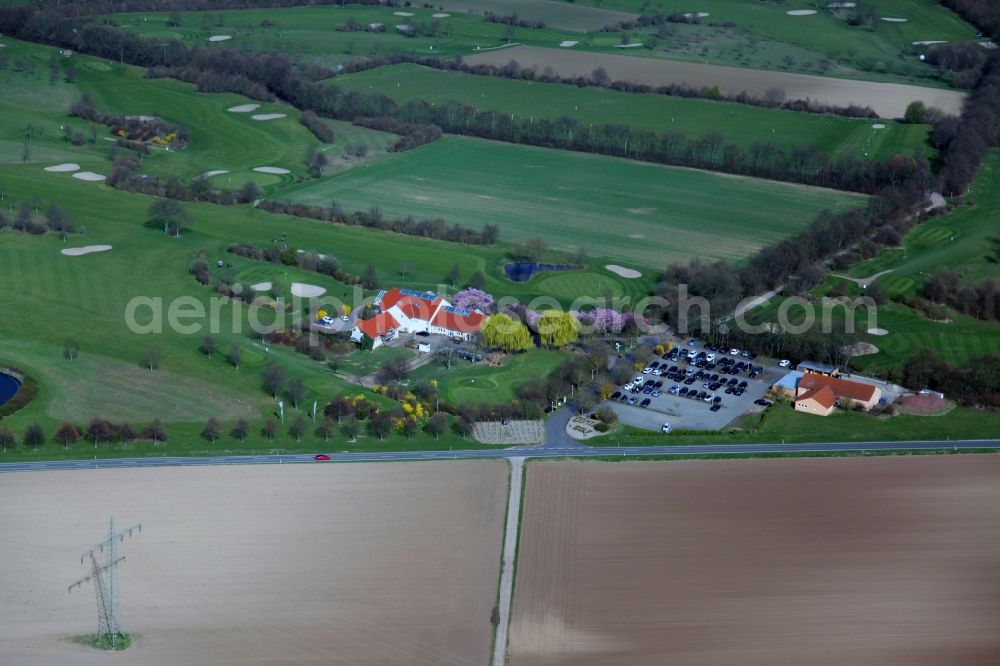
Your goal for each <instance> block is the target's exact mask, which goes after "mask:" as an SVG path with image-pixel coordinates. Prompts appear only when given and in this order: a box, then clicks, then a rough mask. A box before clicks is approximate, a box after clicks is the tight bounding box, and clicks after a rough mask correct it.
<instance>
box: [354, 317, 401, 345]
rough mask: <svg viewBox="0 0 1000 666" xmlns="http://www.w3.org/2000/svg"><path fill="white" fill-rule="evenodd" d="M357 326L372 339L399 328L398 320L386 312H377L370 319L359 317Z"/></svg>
mask: <svg viewBox="0 0 1000 666" xmlns="http://www.w3.org/2000/svg"><path fill="white" fill-rule="evenodd" d="M358 328H360V329H361V332H362V333H364V334H365V335H367V336H368V337H369V338H372V339H373V340H374V339H375V338H377V337H380V336H383V335H385V334H386V333H388V332H389V331H391V330H393V329H396V328H399V322H398V321H396V318H395V317H393V316H392V315H391V314H389V313H388V312H383V313H382V314H377V315H375V316H374V317H372V318H371V319H359V320H358Z"/></svg>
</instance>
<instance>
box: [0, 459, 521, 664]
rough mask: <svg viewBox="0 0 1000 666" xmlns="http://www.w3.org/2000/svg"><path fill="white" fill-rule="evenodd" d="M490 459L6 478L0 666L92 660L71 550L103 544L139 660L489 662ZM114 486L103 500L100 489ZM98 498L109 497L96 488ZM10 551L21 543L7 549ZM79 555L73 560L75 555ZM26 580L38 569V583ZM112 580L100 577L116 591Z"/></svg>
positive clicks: (495, 524)
mask: <svg viewBox="0 0 1000 666" xmlns="http://www.w3.org/2000/svg"><path fill="white" fill-rule="evenodd" d="M508 470H509V466H508V465H507V463H505V462H503V461H478V462H471V463H467V462H455V461H449V462H445V463H411V464H406V463H404V464H389V465H382V464H361V465H331V464H327V465H323V464H318V463H317V464H315V465H281V466H278V465H266V466H260V467H256V468H250V467H242V468H224V467H213V468H203V469H191V468H187V469H182V468H160V469H149V470H136V469H133V470H100V471H84V472H53V473H47V472H46V473H39V474H35V473H27V474H9V475H5V476H4V481H3V484H2V487H0V499H2V501H3V503H4V506H5V507H6V510H5V511H4V512H3V515H2V516H0V529H3V530H4V531H5V532H7V533H11V534H13V533H17V534H19V535H20V536H18V537H16V538H14V537H11V538H7V539H5V540H4V543H3V544H2V545H0V553H2V554H3V555H4V556H6V557H8V558H10V563H9V566H13V567H16V570H14V569H12V570H11V574H10V577H9V578H8V579H6V580H5V583H4V597H5V599H7V602H5V603H4V604H3V605H2V607H0V620H2V627H0V662H3V663H5V664H38V665H40V664H60V665H61V666H69V665H72V666H85V665H99V664H106V663H108V662H109V661H119V660H116V659H109V655H108V654H107V653H105V652H98V651H93V650H86V649H83V648H81V647H80V646H79V645H77V644H75V643H73V642H72V641H71V640H68V639H69V637H70V636H73V635H75V634H83V633H86V632H93V631H94V629H95V624H94V593H93V590H92V589H91V587H90V585H91V584H90V583H88V584H85V585H84V586H83V588H82V589H81V590H80V591H77V590H74V591H73V593H72V594H67V593H66V585H68V584H69V583H71V582H72V581H74V580H76V579H77V578H80V577H82V576H84V575H86V574H87V572H88V567H87V566H82V565H81V564H80V552H79V551H81V550H83V549H84V548H86V547H88V546H89V545H91V544H92V543H93V542H95V541H98V540H99V539H101V538H102V536H103V535H104V534H106V532H107V520H108V514H109V513H113V514H114V517H115V519H116V520H117V523H118V526H119V527H122V528H123V527H126V526H130V525H133V524H135V523H138V522H142V524H143V530H142V532H141V534H136V535H135V536H134V537H133V538H131V539H126V540H125V541H124V543H122V544H120V545H119V548H120V549H121V550H120V552H121V554H122V555H124V556H125V557H126V558H127V559H126V561H125V562H124V563H123V564H122V565H121V566H120V567H119V582H120V591H121V622H122V625H123V627H124V628H125V629H126V631H129V632H132V633H133V635H135V636H137V637H138V640H136V641H135V642H133V645H132V647H130V648H129V649H128V651H127V652H126V653H125V654H122V655H110V656H111V657H118V656H120V657H124V658H125V660H126V661H127V662H129V663H135V664H145V665H147V666H178V665H180V664H205V663H212V664H215V665H216V666H236V665H239V666H244V665H245V664H249V663H254V662H256V663H259V664H268V665H269V666H292V664H296V663H298V664H302V663H310V662H311V663H325V664H329V663H337V662H339V663H343V664H375V663H377V664H385V665H389V664H392V665H398V666H403V665H408V664H435V665H438V666H446V665H447V666H464V665H466V664H485V663H488V661H489V654H490V640H491V635H492V627H491V625H490V611H491V609H492V608H493V606H494V604H495V603H496V589H497V572H498V570H499V567H500V551H501V544H502V538H503V537H502V532H503V525H504V509H505V507H506V498H507V479H508V477H509V472H508ZM110 487H113V488H114V491H113V493H112V495H113V499H111V498H110V497H109V492H108V491H109V488H110ZM109 500H110V501H109ZM25 548H31V549H34V550H37V552H36V554H35V555H34V556H33V557H23V556H20V555H16V553H23V552H24V549H25ZM88 564H89V561H88ZM39 580H45V581H46V582H45V583H44V584H41V585H39V584H38V581H39ZM117 589H119V588H116V590H117Z"/></svg>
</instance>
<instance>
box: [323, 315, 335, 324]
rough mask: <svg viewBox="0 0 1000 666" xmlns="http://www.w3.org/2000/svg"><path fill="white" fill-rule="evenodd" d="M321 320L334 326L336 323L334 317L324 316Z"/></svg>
mask: <svg viewBox="0 0 1000 666" xmlns="http://www.w3.org/2000/svg"><path fill="white" fill-rule="evenodd" d="M320 322H321V323H322V324H323V325H324V326H333V325H334V323H336V322H335V320H334V318H333V317H323V318H322V319H320Z"/></svg>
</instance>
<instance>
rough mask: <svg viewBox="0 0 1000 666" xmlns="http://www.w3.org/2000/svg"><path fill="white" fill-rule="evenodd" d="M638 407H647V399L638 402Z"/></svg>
mask: <svg viewBox="0 0 1000 666" xmlns="http://www.w3.org/2000/svg"><path fill="white" fill-rule="evenodd" d="M639 406H640V407H649V398H646V399H645V400H643V401H642V402H640V403H639Z"/></svg>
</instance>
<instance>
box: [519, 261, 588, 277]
mask: <svg viewBox="0 0 1000 666" xmlns="http://www.w3.org/2000/svg"><path fill="white" fill-rule="evenodd" d="M575 268H578V266H566V265H558V264H534V263H531V262H528V261H518V262H514V263H511V264H504V265H503V272H504V274H505V275H506V276H507V277H508V278H509V279H511V280H513V281H514V282H527V281H528V280H530V279H531V276H532V275H534V274H535V273H540V272H542V271H571V270H573V269H575Z"/></svg>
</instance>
